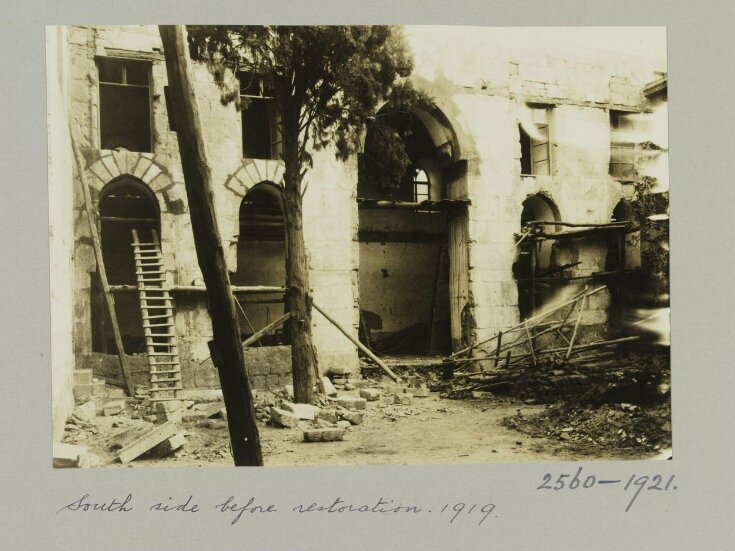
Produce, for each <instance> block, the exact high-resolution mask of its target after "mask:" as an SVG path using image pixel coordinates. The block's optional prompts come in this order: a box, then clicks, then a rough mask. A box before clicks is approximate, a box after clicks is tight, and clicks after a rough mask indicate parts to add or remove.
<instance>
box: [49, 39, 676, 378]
mask: <svg viewBox="0 0 735 551" xmlns="http://www.w3.org/2000/svg"><path fill="white" fill-rule="evenodd" d="M58 33H61V34H59V36H62V38H58V37H57V39H56V40H55V41H54V42H53V43H49V49H50V51H51V50H53V51H59V52H62V53H63V56H62V57H59V63H62V64H63V69H64V75H65V76H64V78H65V79H66V81H65V83H64V84H63V87H64V93H63V95H61V96H59V93H58V92H57V91H55V90H49V97H53V98H54V101H55V102H60V103H63V104H64V105H63V107H64V109H65V110H66V111H67V112H68V117H69V118H70V120H71V122H72V125H73V127H74V128H75V131H76V136H75V138H76V139H77V140H78V141H79V144H80V146H81V148H82V150H83V154H84V160H85V163H86V166H85V169H84V170H85V173H86V174H85V176H86V181H87V182H88V184H89V185H90V186H91V188H92V201H93V204H94V208H96V209H98V211H99V214H100V215H101V222H100V230H101V235H102V241H103V249H105V248H106V250H105V252H104V254H105V255H107V256H106V258H109V264H110V265H111V266H112V268H111V269H110V268H108V272H111V276H110V278H111V281H110V283H111V284H113V285H118V286H119V287H120V290H118V291H116V301H117V307H118V317H119V318H120V325H121V330H122V332H123V334H124V337H125V338H124V340H125V345H126V351H127V352H128V353H129V354H135V353H137V352H140V342H139V340H140V339H139V334H140V332H141V329H140V328H139V327H138V326H139V324H140V314H139V312H137V311H136V302H137V296H136V294H135V293H134V292H130V291H126V290H124V289H122V288H123V287H124V286H125V285H126V284H130V283H132V282H130V281H127V280H126V278H127V277H129V266H128V267H126V265H125V263H126V262H128V263H129V260H122V261H119V262H118V260H117V259H116V258H118V257H120V256H122V257H125V256H126V255H128V248H129V243H126V242H125V236H124V235H122V233H120V231H119V230H118V229H114V228H117V227H119V226H115V223H116V220H115V219H116V218H120V217H121V214H120V208H121V207H120V205H121V204H122V203H120V201H123V203H124V202H125V201H126V200H127V201H128V203H126V204H129V205H133V206H134V208H133V210H130V211H128V214H124V213H123V215H122V217H124V216H128V217H134V218H135V216H133V215H131V214H129V212H140V213H142V214H140V215H139V216H138V218H140V224H142V226H141V227H142V228H148V229H149V230H150V229H156V230H157V232H158V233H159V235H160V240H161V248H162V254H163V259H164V267H165V278H166V284H167V286H169V287H170V288H171V289H172V293H173V296H174V299H175V307H176V333H177V335H178V339H179V347H180V351H181V357H182V373H183V379H184V386H189V387H191V386H214V385H216V384H217V382H218V381H217V375H216V370H215V369H214V367H213V366H212V364H211V361H209V360H207V357H208V355H209V352H208V349H207V341H208V340H210V339H211V324H210V321H209V318H208V314H207V307H206V293H204V292H202V291H201V289H199V290H196V289H195V288H196V287H198V286H199V287H201V285H202V281H201V274H200V272H199V267H198V264H197V259H196V254H195V248H194V242H193V236H192V231H191V221H190V219H189V216H188V205H187V197H186V193H185V189H184V182H183V174H182V169H181V162H180V158H179V151H178V145H177V140H176V133H175V132H174V131H172V130H171V128H170V122H169V118H168V113H167V108H166V99H165V97H166V91H165V87H166V81H167V78H166V69H165V64H164V58H163V55H162V51H161V42H160V38H159V35H158V30H157V28H156V27H155V26H97V27H82V26H73V27H66V28H64V29H63V30H60V31H58ZM406 35H407V39H408V43H409V45H410V46H411V48H412V50H413V52H414V58H415V69H414V73H413V76H412V79H413V81H414V83H415V85H416V86H417V87H418V88H419V89H422V90H425V91H427V92H428V93H429V94H430V95H431V96H432V97H433V98H434V100H435V103H436V109H435V110H433V111H431V112H429V111H416V112H414V113H410V114H408V115H407V118H406V119H405V120H404V122H401V120H399V119H398V118H396V124H412V125H415V128H416V135H417V136H419V137H420V139H419V137H417V139H416V144H414V145H415V147H414V150H415V151H414V153H412V155H413V158H412V161H413V162H414V169H415V172H414V178H413V181H412V182H410V183H409V187H408V188H407V189H406V190H404V191H405V194H404V193H403V192H399V193H398V194H397V195H392V196H391V195H385V194H384V193H383V192H381V191H380V190H378V189H374V188H371V187H370V186H369V185H367V184H363V178H361V170H362V166H363V160H364V153H365V152H363V154H360V155H357V156H355V157H354V158H353V159H350V160H349V161H347V162H338V161H336V160H335V157H334V155H333V153H332V152H330V151H322V152H318V153H316V154H315V155H314V163H313V168H312V169H310V170H309V172H308V174H307V177H306V179H307V181H308V185H307V186H306V188H305V192H304V213H305V219H304V232H305V241H306V247H307V250H308V254H309V261H310V262H309V266H310V278H311V285H312V290H313V296H314V300H315V302H316V303H317V304H319V305H320V306H321V307H322V308H323V309H324V310H325V311H328V312H329V314H330V315H331V316H332V317H334V318H335V319H336V320H337V321H338V322H340V323H341V324H342V325H343V326H345V327H348V328H353V330H354V333H355V335H357V334H358V332H360V331H361V330H362V331H366V332H368V333H369V335H370V336H372V337H373V338H374V339H375V340H376V341H378V342H383V343H384V344H383V348H382V350H384V351H385V353H412V354H418V353H436V354H438V353H445V352H448V351H450V350H451V349H457V348H458V347H460V346H461V345H462V344H464V343H469V342H473V341H476V340H478V339H482V338H485V337H487V336H489V335H491V334H493V333H494V332H496V331H497V330H500V329H503V328H504V327H507V326H508V325H512V324H514V323H517V322H518V320H519V317H520V316H521V315H522V314H523V315H528V312H526V313H522V312H521V311H520V310H519V302H522V301H519V289H520V288H521V286H519V282H518V281H517V279H518V273H517V266H518V262H519V248H518V247H517V246H516V241H517V239H518V234H519V233H520V232H521V221H522V219H525V220H533V219H536V220H538V219H548V220H551V221H566V222H573V223H606V222H610V220H611V219H612V218H615V217H617V218H619V217H620V216H629V213H630V209H627V208H626V207H625V205H626V203H625V202H626V200H629V199H630V198H631V193H632V189H631V186H630V185H629V183H630V181H631V179H632V178H633V176H632V172H630V171H631V170H634V169H635V167H631V166H629V164H630V162H632V161H630V159H629V155H628V153H627V152H626V150H625V148H622V149H621V148H618V147H617V145H616V137H615V132H616V131H619V130H620V122H621V121H623V122H624V123H625V124H629V125H631V126H630V128H642V129H648V128H649V127H650V124H649V123H648V122H646V121H647V119H646V117H647V115H648V113H647V112H648V111H650V109H649V102H648V99H647V97H646V95H645V94H644V89H645V85H646V84H647V83H650V82H651V81H653V80H654V79H656V78H660V75H658V76H657V75H656V73H655V71H657V70H659V71H660V70H661V69H662V67H659V66H656V65H655V64H653V63H651V62H649V61H647V60H644V59H636V58H630V57H629V56H619V55H618V56H616V55H614V54H608V53H604V52H588V51H583V50H576V49H572V48H566V47H555V46H553V45H548V44H544V43H535V42H520V41H519V42H517V43H514V42H513V41H507V40H505V39H503V40H500V39H498V38H497V37H496V36H495V35H494V33H493V32H492V30H488V29H481V28H467V29H462V30H461V31H460V30H457V29H452V28H449V27H408V28H407V29H406ZM195 76H196V89H197V95H198V103H199V110H200V113H201V116H202V118H203V124H204V132H205V135H204V138H205V140H206V143H207V147H208V152H209V157H210V160H211V164H212V166H211V168H212V176H213V182H214V202H215V208H216V214H217V221H218V225H219V230H220V234H221V236H222V240H223V246H224V249H225V252H226V256H227V262H228V267H229V270H230V272H231V279H232V281H233V284H235V285H239V286H243V287H246V286H258V285H265V286H275V287H278V286H282V285H283V283H284V268H283V255H284V254H285V250H284V247H283V240H282V233H281V232H282V219H281V218H279V207H278V193H279V192H278V189H279V186H281V185H282V177H283V164H282V162H281V161H280V160H278V156H277V150H278V142H279V139H278V130H277V116H275V115H274V113H273V112H272V111H270V110H269V107H268V97H267V89H266V88H265V87H264V86H263V85H262V84H260V83H259V82H258V80H257V76H255V77H253V76H252V75H251V76H249V77H248V78H249V80H248V81H247V82H245V83H244V84H243V90H244V92H243V93H244V94H245V95H248V96H249V99H250V104H249V107H248V108H246V109H245V110H244V111H242V112H241V111H238V110H236V109H235V107H233V106H232V105H229V106H223V105H222V104H221V102H220V96H219V91H218V89H217V87H216V86H215V84H214V83H213V81H212V78H211V76H210V74H209V73H208V71H207V70H206V68H204V67H202V66H195ZM243 119H246V120H245V122H243ZM405 121H409V122H405ZM658 122H661V121H658ZM663 124H664V125H665V121H663ZM658 128H659V129H660V124H659V126H658ZM52 131H53V129H52V128H51V127H50V130H49V132H50V134H51V133H52ZM261 136H262V139H261V138H260V137H261ZM646 139H647V138H645V136H644V137H642V138H636V141H638V142H642V141H645V140H646ZM368 142H369V136H366V147H367V143H368ZM419 142H420V143H419ZM64 170H66V171H68V172H69V178H68V179H67V184H68V185H69V186H71V187H72V189H73V192H72V193H70V197H69V201H70V204H69V208H68V209H67V208H66V203H65V202H59V203H58V204H57V205H55V204H54V203H52V209H54V208H56V207H58V208H59V209H60V212H66V213H67V216H66V218H64V215H61V214H60V215H59V216H58V217H57V218H58V220H57V221H56V222H55V223H57V224H59V225H61V226H64V227H66V228H67V229H68V230H69V231H68V232H67V233H69V235H70V236H72V235H73V243H72V244H70V247H69V248H70V249H71V253H72V261H71V272H72V273H71V278H70V279H71V303H72V306H73V307H72V309H71V310H72V311H71V312H70V313H71V317H72V320H70V323H72V322H73V343H74V348H73V351H71V353H70V354H71V355H72V356H73V359H75V360H76V365H77V367H84V365H82V364H83V363H84V362H89V361H92V360H91V359H90V358H91V357H92V356H94V355H105V354H114V350H112V349H111V346H110V334H109V329H108V328H107V327H106V326H105V323H106V322H105V312H104V303H103V302H102V300H101V293H100V290H99V286H98V284H97V283H96V280H97V276H96V274H95V265H96V264H95V259H94V254H93V247H92V242H91V236H90V234H89V229H88V227H87V224H86V219H85V217H84V202H83V197H82V194H81V192H80V191H79V190H80V187H79V181H78V175H77V174H76V173H74V175H73V177H72V174H71V171H72V168H71V165H70V163H69V162H68V161H67V166H66V167H65V168H64ZM74 172H75V171H74ZM51 183H52V189H53V188H54V186H55V185H56V180H54V179H52V182H51ZM55 193H61V192H60V191H58V190H57V191H56V192H55ZM64 193H69V190H68V189H67V191H65V192H64ZM64 201H66V199H64ZM426 201H428V202H426ZM422 202H424V203H423V207H421V208H418V207H416V206H415V204H416V203H422ZM388 203H392V204H388ZM410 204H414V206H413V207H411V206H410ZM616 208H617V210H616ZM116 209H117V210H116ZM135 209H138V210H135ZM117 222H119V220H118V221H117ZM128 222H129V221H128ZM131 223H132V222H131ZM146 224H147V225H146ZM125 227H126V228H128V226H125ZM123 233H124V232H123ZM545 247H546V248H545V249H544V248H543V247H542V249H541V250H540V251H539V256H538V262H539V264H540V265H541V266H540V268H550V267H551V268H553V266H554V265H565V264H569V265H571V266H570V267H569V268H568V269H566V270H565V271H564V275H565V276H566V277H578V278H582V277H584V276H589V275H590V274H593V273H596V272H602V271H605V270H606V262H607V261H608V260H609V248H610V241H609V240H606V239H604V238H590V239H584V240H567V241H564V242H558V243H555V244H554V245H553V246H551V245H548V246H545ZM630 249H631V250H630V251H629V252H628V254H626V255H625V264H626V266H628V267H635V265H636V250H635V247H630ZM106 263H107V260H106ZM514 266H515V267H516V273H515V275H514ZM113 280H114V281H113ZM575 281H577V280H575ZM578 281H579V282H584V279H579V280H578ZM563 287H564V286H563V285H562V286H558V287H557V286H550V290H549V291H548V292H547V293H546V294H545V296H539V297H538V299H539V301H538V303H536V308H538V307H540V306H541V303H545V304H547V305H548V304H549V302H550V301H553V300H556V299H558V297H559V296H563V293H564V292H566V291H564V289H563ZM542 294H543V293H542ZM241 298H242V300H241V303H242V306H243V309H244V311H245V312H246V314H245V315H247V320H246V319H245V318H244V317H243V318H242V319H241V320H240V322H241V327H242V328H243V333H244V335H247V334H249V333H252V332H253V330H257V329H259V328H260V327H262V326H264V325H265V324H266V323H267V322H269V321H272V320H273V319H275V318H277V317H278V316H280V315H281V314H282V313H283V301H282V298H281V297H280V295H279V293H278V292H274V293H260V294H244V295H243V296H242V297H241ZM609 307H610V295H609V293H599V294H597V295H595V296H594V297H593V299H591V300H590V304H589V308H588V310H587V312H586V313H585V317H584V318H583V319H582V325H584V326H586V327H588V329H589V331H591V332H592V333H596V332H600V331H602V332H604V331H605V330H606V322H607V319H608V310H609ZM361 319H362V322H361ZM313 324H314V326H313V331H314V338H315V343H316V346H317V352H318V356H319V361H320V364H321V366H322V369H323V370H325V371H331V372H335V373H344V372H354V371H355V370H357V369H358V365H359V364H358V356H357V351H356V350H355V348H354V346H353V345H352V344H351V343H350V342H349V341H348V340H347V339H345V338H344V337H343V336H342V335H341V334H340V333H339V332H338V331H337V330H336V329H335V328H334V327H333V326H332V325H331V324H330V323H329V322H328V321H327V320H325V319H324V318H323V317H321V316H320V315H319V314H317V313H315V314H314V319H313ZM412 328H414V329H415V330H416V331H418V333H422V332H423V333H424V334H425V335H426V337H425V339H424V342H421V340H420V339H419V345H414V346H410V345H409V346H408V347H406V346H405V345H404V346H403V348H402V345H401V341H400V339H393V340H391V337H396V336H400V335H405V334H407V333H410V332H411V330H412ZM251 329H252V330H251ZM270 339H271V340H270V341H267V342H264V343H263V344H271V345H282V344H284V343H286V344H287V336H284V335H280V336H279V335H275V336H271V337H270ZM95 361H97V362H99V361H100V359H99V358H96V360H95ZM102 363H104V362H102ZM113 363H114V362H113ZM282 375H283V374H282V373H279V375H278V376H279V377H280V378H278V381H276V380H275V379H272V380H270V381H268V380H266V379H265V378H264V379H263V380H262V381H261V380H259V381H258V382H257V384H256V386H267V385H268V384H282V383H283V381H282V380H281V379H283V376H282ZM141 376H142V375H141ZM264 377H265V375H264Z"/></svg>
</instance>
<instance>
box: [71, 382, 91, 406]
mask: <svg viewBox="0 0 735 551" xmlns="http://www.w3.org/2000/svg"><path fill="white" fill-rule="evenodd" d="M72 393H73V394H74V400H75V401H76V402H86V401H87V400H89V399H90V398H91V397H92V385H91V384H90V385H74V388H73V389H72Z"/></svg>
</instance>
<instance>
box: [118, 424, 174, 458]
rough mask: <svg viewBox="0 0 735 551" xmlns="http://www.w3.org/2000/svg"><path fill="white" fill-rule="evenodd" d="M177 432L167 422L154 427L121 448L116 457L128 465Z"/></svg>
mask: <svg viewBox="0 0 735 551" xmlns="http://www.w3.org/2000/svg"><path fill="white" fill-rule="evenodd" d="M177 431H178V429H177V428H176V425H175V424H174V423H173V422H171V421H167V422H166V423H163V424H162V425H156V426H154V427H153V428H151V429H150V430H148V431H146V432H145V433H144V434H143V435H142V436H140V437H139V438H137V439H135V440H133V441H132V442H130V443H129V444H127V445H126V446H125V447H123V448H121V449H120V450H119V451H118V452H117V457H118V458H119V459H120V461H121V462H122V463H128V462H130V461H132V460H133V459H135V458H136V457H139V456H141V455H143V454H144V453H145V452H147V451H148V450H150V449H151V448H153V447H154V446H156V445H158V444H160V443H161V442H163V441H164V440H167V439H168V438H171V437H172V436H173V435H175V434H176V433H177Z"/></svg>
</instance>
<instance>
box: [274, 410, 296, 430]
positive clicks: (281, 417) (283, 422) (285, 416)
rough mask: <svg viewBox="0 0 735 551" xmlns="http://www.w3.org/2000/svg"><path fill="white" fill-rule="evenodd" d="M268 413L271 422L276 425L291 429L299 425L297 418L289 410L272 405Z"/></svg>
mask: <svg viewBox="0 0 735 551" xmlns="http://www.w3.org/2000/svg"><path fill="white" fill-rule="evenodd" d="M270 414H271V423H272V424H273V425H275V426H276V427H281V428H285V429H292V428H294V427H298V426H299V418H298V417H296V415H294V414H293V413H291V412H290V411H286V410H285V409H280V408H274V407H272V408H271V409H270Z"/></svg>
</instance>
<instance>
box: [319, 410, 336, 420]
mask: <svg viewBox="0 0 735 551" xmlns="http://www.w3.org/2000/svg"><path fill="white" fill-rule="evenodd" d="M316 418H317V419H324V420H325V421H329V422H330V423H336V422H337V412H336V411H334V410H333V409H320V410H319V413H317V414H316Z"/></svg>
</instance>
